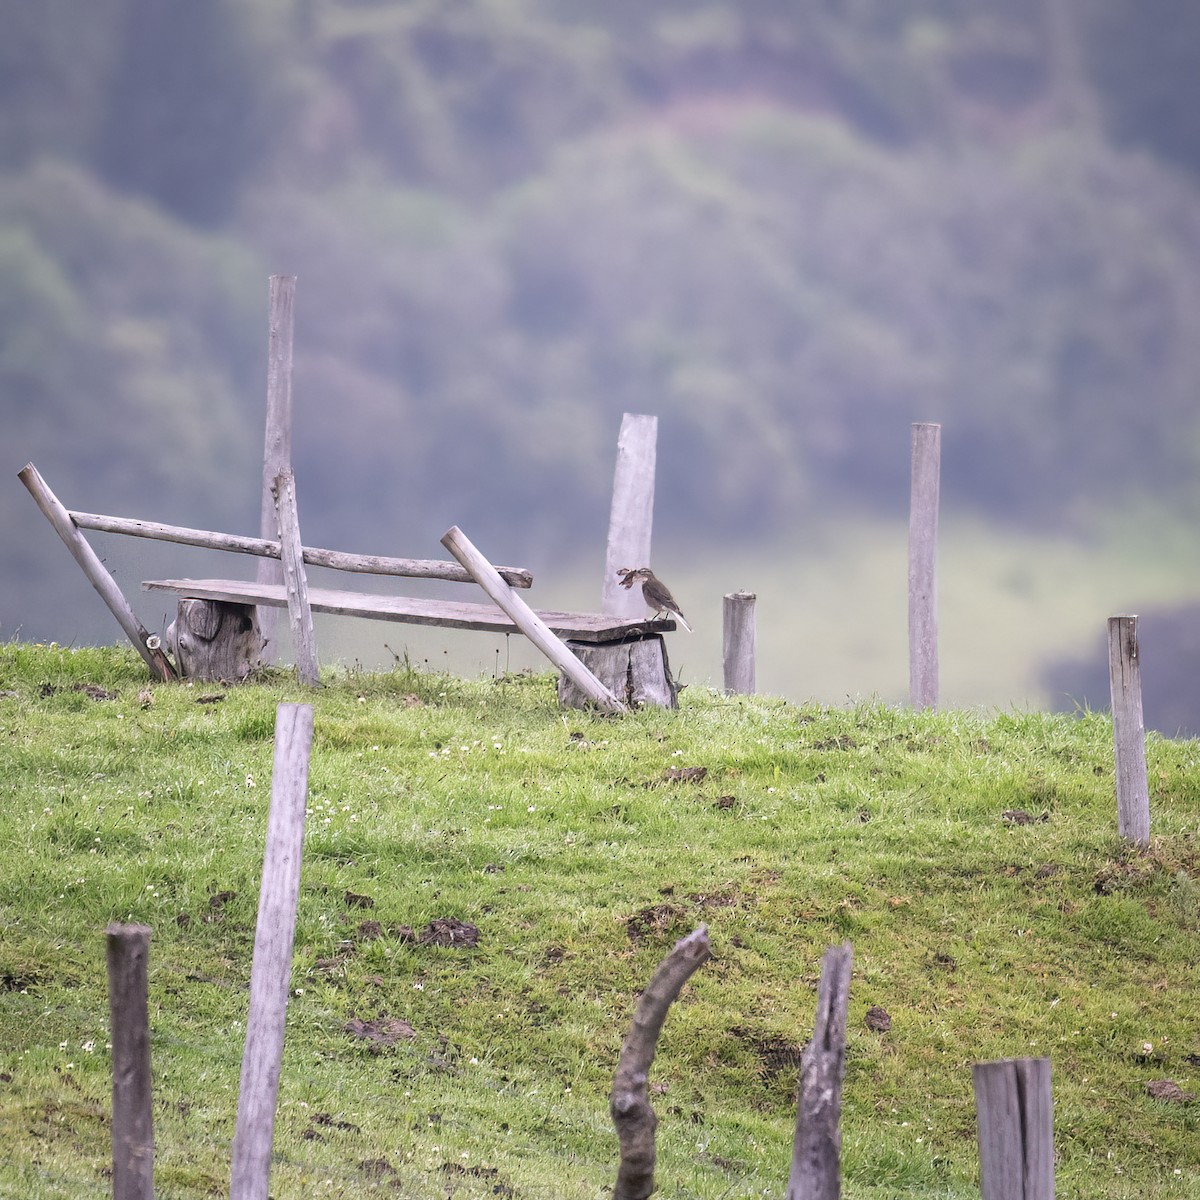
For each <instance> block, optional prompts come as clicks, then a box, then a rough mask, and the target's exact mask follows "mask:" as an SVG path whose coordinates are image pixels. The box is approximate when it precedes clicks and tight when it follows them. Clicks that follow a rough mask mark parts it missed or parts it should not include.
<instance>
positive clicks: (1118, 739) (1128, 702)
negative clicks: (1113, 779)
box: [1108, 616, 1150, 846]
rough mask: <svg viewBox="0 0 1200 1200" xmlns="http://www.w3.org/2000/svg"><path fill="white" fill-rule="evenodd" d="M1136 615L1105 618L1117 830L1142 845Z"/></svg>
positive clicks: (1146, 837)
mask: <svg viewBox="0 0 1200 1200" xmlns="http://www.w3.org/2000/svg"><path fill="white" fill-rule="evenodd" d="M1137 620H1138V619H1137V617H1135V616H1123V617H1109V618H1108V676H1109V685H1110V690H1111V693H1112V715H1113V754H1114V758H1115V760H1116V768H1117V833H1118V834H1120V836H1121V837H1123V838H1128V839H1129V840H1130V841H1131V842H1136V843H1137V844H1138V845H1139V846H1146V845H1149V843H1150V786H1149V781H1148V779H1147V777H1146V728H1145V724H1144V722H1143V718H1142V667H1141V660H1140V659H1139V656H1138V638H1137Z"/></svg>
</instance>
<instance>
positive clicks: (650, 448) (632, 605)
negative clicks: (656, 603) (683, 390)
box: [600, 413, 658, 617]
mask: <svg viewBox="0 0 1200 1200" xmlns="http://www.w3.org/2000/svg"><path fill="white" fill-rule="evenodd" d="M657 444H658V418H657V417H650V416H643V415H640V414H638V413H626V414H625V415H624V416H623V417H622V418H621V432H620V434H619V436H618V438H617V466H616V470H615V472H614V473H613V494H612V508H611V510H610V512H609V517H608V546H607V549H606V551H605V556H604V586H603V588H602V589H601V593H600V611H601V612H604V613H610V614H612V615H614V616H618V617H640V616H641V615H642V612H643V611H644V607H645V606H644V604H643V602H642V594H641V589H640V588H624V587H622V586H621V581H620V580H619V579H618V578H617V572H618V571H619V570H620V569H621V568H622V567H648V566H649V565H650V535H651V532H652V528H653V524H654V471H655V465H656V460H657V456H658V449H657Z"/></svg>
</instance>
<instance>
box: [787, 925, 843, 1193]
mask: <svg viewBox="0 0 1200 1200" xmlns="http://www.w3.org/2000/svg"><path fill="white" fill-rule="evenodd" d="M853 959H854V951H853V948H852V947H851V945H850V943H849V942H845V943H843V944H842V945H841V946H830V947H829V949H828V950H826V951H825V959H824V961H823V962H822V964H821V982H820V983H819V984H818V985H817V1014H816V1018H815V1020H814V1022H813V1035H812V1040H811V1041H810V1042H809V1043H808V1045H807V1046H805V1047H804V1052H803V1053H802V1054H801V1056H800V1088H799V1099H798V1102H797V1105H796V1133H795V1136H794V1138H793V1139H792V1169H791V1173H790V1175H789V1176H788V1189H787V1200H837V1197H838V1196H840V1195H841V1190H842V1184H841V1173H842V1165H841V1158H842V1132H841V1128H840V1125H839V1121H840V1119H841V1112H842V1076H843V1074H844V1073H845V1069H846V1009H847V1005H848V1004H849V1002H850V968H851V963H852V962H853Z"/></svg>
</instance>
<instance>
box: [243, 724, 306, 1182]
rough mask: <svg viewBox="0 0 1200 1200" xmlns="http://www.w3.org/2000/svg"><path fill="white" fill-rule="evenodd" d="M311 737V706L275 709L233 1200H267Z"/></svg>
mask: <svg viewBox="0 0 1200 1200" xmlns="http://www.w3.org/2000/svg"><path fill="white" fill-rule="evenodd" d="M312 733H313V710H312V705H310V704H281V705H280V706H279V708H278V710H277V712H276V717H275V766H274V771H273V772H272V775H271V808H270V812H269V814H268V816H267V843H266V852H265V854H264V856H263V873H262V887H261V890H260V892H259V899H258V924H257V927H256V929H255V934H254V959H253V962H252V963H251V967H250V1011H249V1014H248V1016H247V1019H246V1047H245V1051H244V1052H243V1055H242V1079H241V1088H240V1090H239V1092H238V1107H237V1124H236V1126H235V1131H234V1136H233V1172H232V1183H231V1187H230V1196H231V1198H232V1200H267V1179H268V1176H269V1175H270V1170H271V1145H272V1142H273V1140H274V1134H275V1105H276V1101H277V1100H278V1097H279V1074H280V1070H281V1068H282V1065H283V1030H284V1017H285V1016H286V1014H287V999H288V987H289V984H290V982H291V974H292V945H293V942H294V939H295V935H296V904H297V901H298V899H299V895H300V858H301V850H302V846H303V842H304V807H305V801H306V798H307V793H308V757H309V753H310V751H311V749H312Z"/></svg>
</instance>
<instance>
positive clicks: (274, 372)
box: [256, 275, 296, 658]
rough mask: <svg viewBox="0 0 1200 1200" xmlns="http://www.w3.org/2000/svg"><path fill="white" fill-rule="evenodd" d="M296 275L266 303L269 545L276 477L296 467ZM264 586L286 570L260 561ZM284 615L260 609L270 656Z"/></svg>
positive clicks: (273, 288)
mask: <svg viewBox="0 0 1200 1200" xmlns="http://www.w3.org/2000/svg"><path fill="white" fill-rule="evenodd" d="M295 305H296V277H295V275H272V276H271V279H270V285H269V295H268V300H267V307H268V311H267V424H266V433H265V435H264V438H263V472H262V516H261V520H260V522H259V532H260V534H261V536H262V537H264V538H265V539H266V540H267V541H269V542H273V541H276V540H277V537H276V529H277V525H276V518H275V497H274V496H273V495H272V493H271V488H272V486H273V484H274V483H275V479H276V477H277V476H279V475H280V474H282V473H283V472H284V471H290V470H291V469H292V343H293V336H294V328H295ZM256 579H257V580H258V582H259V583H282V582H283V566H282V564H281V563H280V562H279V561H278V560H276V559H272V558H262V559H259V561H258V574H257V575H256ZM278 622H279V612H278V610H277V609H275V608H272V607H270V606H269V605H263V606H262V607H260V608H259V610H258V626H259V629H260V630H261V631H262V634H263V639H264V646H265V655H264V657H266V658H274V657H275V653H276V651H277V649H278V646H277V639H276V628H277V625H278Z"/></svg>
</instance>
